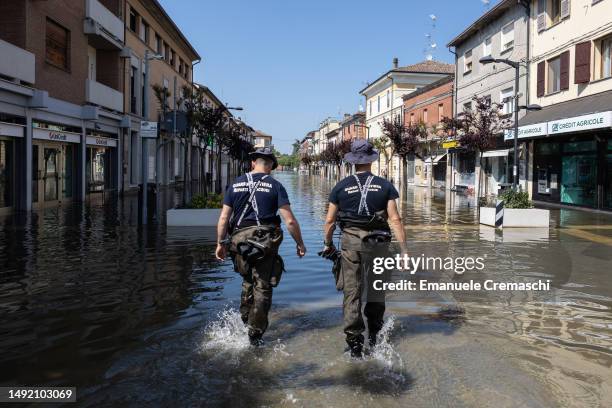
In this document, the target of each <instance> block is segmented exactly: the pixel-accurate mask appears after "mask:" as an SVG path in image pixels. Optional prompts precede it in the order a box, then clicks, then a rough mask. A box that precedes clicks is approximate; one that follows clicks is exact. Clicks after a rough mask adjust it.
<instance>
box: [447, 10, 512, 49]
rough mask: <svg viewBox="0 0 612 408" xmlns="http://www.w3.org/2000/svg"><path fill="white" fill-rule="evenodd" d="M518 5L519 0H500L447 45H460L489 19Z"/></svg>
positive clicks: (487, 22) (486, 23)
mask: <svg viewBox="0 0 612 408" xmlns="http://www.w3.org/2000/svg"><path fill="white" fill-rule="evenodd" d="M515 5H520V1H516V0H501V1H500V2H499V3H497V4H496V5H495V6H494V7H493V8H492V9H491V10H489V11H487V12H486V13H484V14H483V15H482V16H480V18H478V19H477V20H476V21H474V22H473V23H472V24H471V25H470V26H469V27H467V28H466V29H465V30H463V32H461V34H459V35H458V36H456V37H455V38H453V39H452V40H451V41H450V42H449V43H448V44H446V46H447V47H456V46H458V45H460V44H461V43H462V42H464V41H465V40H467V39H468V38H470V37H471V36H472V35H474V34H475V33H476V32H478V31H479V30H480V29H482V28H483V27H484V26H487V25H488V24H489V23H490V22H491V21H493V20H495V19H496V18H498V17H499V16H501V15H502V14H503V13H504V12H506V10H508V9H509V8H511V7H512V6H515Z"/></svg>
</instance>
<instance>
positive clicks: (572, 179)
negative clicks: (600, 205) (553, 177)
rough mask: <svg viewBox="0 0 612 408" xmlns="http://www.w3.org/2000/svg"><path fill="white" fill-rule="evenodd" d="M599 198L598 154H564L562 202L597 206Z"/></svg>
mask: <svg viewBox="0 0 612 408" xmlns="http://www.w3.org/2000/svg"><path fill="white" fill-rule="evenodd" d="M596 198H597V155H595V154H580V155H572V156H563V160H562V174H561V202H562V203H564V204H574V205H581V206H588V207H595V205H596Z"/></svg>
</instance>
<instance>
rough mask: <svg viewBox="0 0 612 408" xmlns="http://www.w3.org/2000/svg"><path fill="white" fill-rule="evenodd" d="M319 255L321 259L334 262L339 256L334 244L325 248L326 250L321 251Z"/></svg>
mask: <svg viewBox="0 0 612 408" xmlns="http://www.w3.org/2000/svg"><path fill="white" fill-rule="evenodd" d="M318 255H319V256H320V257H323V258H325V259H329V260H331V261H333V260H334V259H336V257H337V256H338V249H336V246H335V245H334V243H333V242H332V243H331V245H328V246H325V248H323V250H322V251H320V252H319V254H318Z"/></svg>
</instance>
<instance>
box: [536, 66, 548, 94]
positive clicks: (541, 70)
mask: <svg viewBox="0 0 612 408" xmlns="http://www.w3.org/2000/svg"><path fill="white" fill-rule="evenodd" d="M545 73H546V62H545V61H542V62H540V63H538V80H537V83H538V86H537V88H538V89H537V93H538V98H539V97H541V96H544V92H545V91H546V89H545V84H546V77H545Z"/></svg>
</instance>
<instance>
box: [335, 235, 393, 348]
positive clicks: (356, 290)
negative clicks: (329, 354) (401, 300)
mask: <svg viewBox="0 0 612 408" xmlns="http://www.w3.org/2000/svg"><path fill="white" fill-rule="evenodd" d="M365 234H367V232H366V231H363V230H359V229H357V228H345V229H344V230H343V232H342V242H341V243H342V251H341V253H342V263H341V272H340V273H341V275H342V276H341V279H342V283H343V289H342V290H343V293H344V300H343V316H344V333H345V334H346V342H347V343H348V344H349V346H351V347H353V346H355V345H362V344H363V341H364V337H363V332H364V331H365V329H366V325H365V322H364V318H363V315H365V318H366V319H367V328H368V332H369V336H370V338H372V337H374V338H375V336H376V334H377V333H378V332H379V331H380V329H381V328H382V326H383V323H384V321H383V315H384V314H385V301H384V294H381V293H376V294H374V293H372V292H373V290H372V289H371V286H370V285H368V284H367V281H368V277H370V278H371V277H372V276H371V275H372V274H371V271H370V270H369V268H370V266H371V264H372V262H371V261H370V259H371V253H370V252H369V251H367V250H365V248H364V247H363V241H362V239H363V236H364V235H365ZM368 275H370V276H368ZM363 300H365V306H363V303H364V302H363ZM362 308H363V315H362Z"/></svg>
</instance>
